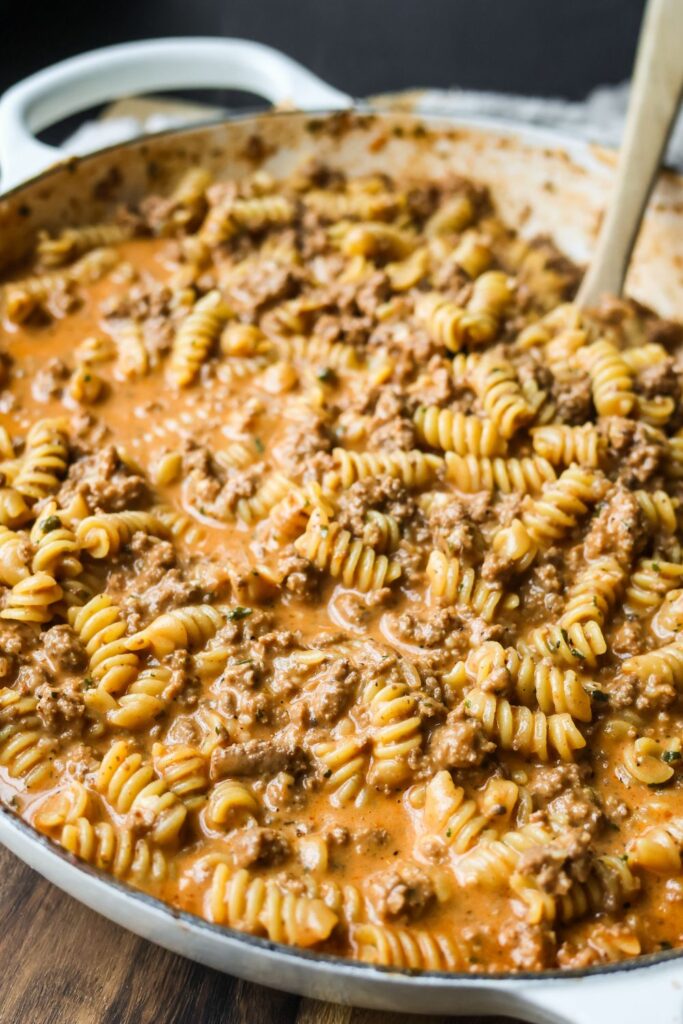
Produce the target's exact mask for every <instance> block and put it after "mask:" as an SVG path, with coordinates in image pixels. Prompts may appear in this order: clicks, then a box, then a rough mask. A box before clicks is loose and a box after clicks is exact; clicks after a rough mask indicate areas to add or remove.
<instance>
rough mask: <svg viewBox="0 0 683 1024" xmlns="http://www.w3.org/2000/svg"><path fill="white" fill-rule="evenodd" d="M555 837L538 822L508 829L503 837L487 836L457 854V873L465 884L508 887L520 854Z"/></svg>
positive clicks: (455, 867)
mask: <svg viewBox="0 0 683 1024" xmlns="http://www.w3.org/2000/svg"><path fill="white" fill-rule="evenodd" d="M552 840H553V833H552V832H551V831H550V830H549V829H548V828H547V827H546V826H545V825H541V824H537V823H536V822H532V823H529V824H528V825H523V826H522V827H521V828H519V829H513V830H511V831H509V832H506V833H505V835H503V836H501V838H500V839H488V840H486V839H484V840H482V841H481V842H479V843H477V845H476V846H475V847H474V848H473V849H471V850H468V851H467V852H465V853H464V854H463V856H461V857H459V858H458V860H457V861H456V863H455V866H454V872H455V877H456V879H457V881H458V883H459V885H463V886H481V887H483V888H485V889H502V888H505V887H506V886H507V885H509V883H510V879H511V877H512V875H513V874H514V872H515V869H516V867H517V864H518V862H519V858H520V857H521V855H522V854H523V853H524V852H525V851H526V850H530V849H532V848H533V847H537V846H546V845H547V844H548V843H550V842H552Z"/></svg>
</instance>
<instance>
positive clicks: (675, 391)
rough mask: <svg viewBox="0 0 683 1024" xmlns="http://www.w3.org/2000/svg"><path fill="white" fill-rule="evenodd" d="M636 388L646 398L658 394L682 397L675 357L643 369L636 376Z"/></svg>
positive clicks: (654, 396)
mask: <svg viewBox="0 0 683 1024" xmlns="http://www.w3.org/2000/svg"><path fill="white" fill-rule="evenodd" d="M636 390H637V391H638V392H639V393H640V394H641V395H645V397H646V398H656V397H657V395H671V396H672V397H674V398H676V399H677V400H678V399H679V398H680V381H679V379H678V374H677V373H676V371H675V370H674V361H673V359H663V360H662V362H661V363H653V364H652V366H647V367H646V368H645V369H644V370H641V371H640V373H639V374H638V376H637V378H636Z"/></svg>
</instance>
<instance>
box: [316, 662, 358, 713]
mask: <svg viewBox="0 0 683 1024" xmlns="http://www.w3.org/2000/svg"><path fill="white" fill-rule="evenodd" d="M313 685H314V686H315V689H314V691H313V693H312V694H310V695H306V696H305V697H304V699H303V701H302V714H303V718H304V724H305V725H310V726H316V725H333V724H334V723H335V722H336V721H338V719H339V718H340V717H341V715H342V714H343V713H344V711H345V710H346V708H347V707H348V705H349V704H350V703H351V701H352V699H353V698H354V697H355V695H356V693H357V692H358V688H359V685H360V677H359V675H358V673H357V672H355V671H353V670H352V668H351V666H350V664H349V663H348V662H347V661H346V659H340V660H335V661H333V662H332V663H331V664H330V665H329V666H327V668H325V669H323V671H322V672H319V673H318V674H317V675H316V676H315V678H314V680H313Z"/></svg>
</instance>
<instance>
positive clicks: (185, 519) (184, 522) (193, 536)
mask: <svg viewBox="0 0 683 1024" xmlns="http://www.w3.org/2000/svg"><path fill="white" fill-rule="evenodd" d="M151 513H152V515H153V516H154V518H155V519H158V520H159V522H160V523H162V525H163V526H164V527H165V528H166V529H167V530H168V531H169V533H170V534H171V536H172V538H173V540H174V541H175V543H176V544H187V545H190V546H192V545H194V544H198V543H200V542H201V541H202V540H203V539H204V535H205V534H204V530H203V529H202V527H201V526H200V525H199V523H197V522H195V520H194V519H191V518H190V516H187V515H185V513H184V512H178V510H177V509H175V508H172V507H171V506H170V505H153V506H152V509H151Z"/></svg>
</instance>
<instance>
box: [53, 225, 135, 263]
mask: <svg viewBox="0 0 683 1024" xmlns="http://www.w3.org/2000/svg"><path fill="white" fill-rule="evenodd" d="M132 234H133V230H132V228H131V227H130V226H128V225H126V224H87V225H85V226H84V227H80V228H65V229H64V231H60V233H59V234H58V235H57V236H55V237H54V238H51V237H50V236H49V235H48V234H47V233H46V232H42V233H41V234H40V235H39V237H38V244H37V245H36V253H37V255H38V258H39V259H40V262H41V263H42V265H43V266H44V267H61V266H63V265H64V264H65V263H70V262H71V261H72V260H75V259H77V258H78V257H79V256H82V255H83V254H84V253H86V252H89V251H90V250H91V249H99V248H102V247H104V246H111V245H118V244H119V243H120V242H125V241H126V240H127V239H128V238H130V237H131V236H132Z"/></svg>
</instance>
